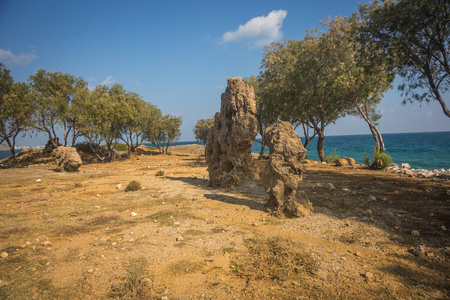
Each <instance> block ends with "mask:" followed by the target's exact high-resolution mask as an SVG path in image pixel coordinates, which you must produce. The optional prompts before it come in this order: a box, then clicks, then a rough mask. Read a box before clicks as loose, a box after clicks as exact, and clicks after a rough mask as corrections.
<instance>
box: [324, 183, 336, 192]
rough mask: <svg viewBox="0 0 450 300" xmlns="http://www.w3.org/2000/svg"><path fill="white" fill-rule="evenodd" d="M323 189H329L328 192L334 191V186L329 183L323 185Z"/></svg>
mask: <svg viewBox="0 0 450 300" xmlns="http://www.w3.org/2000/svg"><path fill="white" fill-rule="evenodd" d="M325 187H326V188H327V189H329V190H334V189H335V187H334V185H333V184H332V183H331V182H328V183H327V184H325Z"/></svg>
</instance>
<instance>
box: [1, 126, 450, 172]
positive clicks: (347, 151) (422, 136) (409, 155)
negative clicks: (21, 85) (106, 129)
mask: <svg viewBox="0 0 450 300" xmlns="http://www.w3.org/2000/svg"><path fill="white" fill-rule="evenodd" d="M383 139H384V143H385V145H386V152H387V153H388V154H389V155H391V156H392V159H393V160H394V162H395V163H397V164H400V163H409V164H410V165H411V167H412V168H414V169H427V170H433V169H440V168H444V169H450V131H446V132H424V133H392V134H384V135H383ZM302 141H304V140H303V138H302ZM186 144H196V142H176V143H174V145H186ZM373 146H374V141H373V137H372V135H341V136H326V137H325V155H331V154H332V153H333V151H334V150H335V153H336V154H337V155H338V156H339V157H352V158H354V159H355V160H356V162H357V163H362V162H363V155H364V154H365V153H366V151H367V153H368V154H369V155H370V154H371V153H372V151H373ZM316 147H317V138H315V139H314V140H312V141H311V142H310V144H309V145H308V147H307V148H306V150H308V152H307V153H306V155H307V156H308V158H310V159H315V160H318V159H319V156H318V155H317V150H316ZM259 150H260V143H258V142H255V143H254V144H253V147H252V151H253V152H255V153H259ZM266 153H267V154H268V153H269V149H268V148H267V147H266ZM9 155H11V153H10V152H9V151H0V159H3V158H5V157H7V156H9Z"/></svg>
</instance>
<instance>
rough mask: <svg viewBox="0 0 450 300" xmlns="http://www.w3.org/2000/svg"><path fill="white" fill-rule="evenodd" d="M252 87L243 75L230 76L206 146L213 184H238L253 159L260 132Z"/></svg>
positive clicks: (225, 185) (215, 185)
mask: <svg viewBox="0 0 450 300" xmlns="http://www.w3.org/2000/svg"><path fill="white" fill-rule="evenodd" d="M255 114H256V103H255V93H254V91H253V88H252V87H251V86H249V85H247V84H245V83H244V82H242V80H241V78H240V77H237V78H228V86H227V88H226V90H225V93H223V94H222V96H221V107H220V112H219V113H216V115H215V119H214V126H213V128H212V129H211V131H210V133H209V135H208V138H207V146H206V161H207V163H208V172H209V180H210V185H211V186H213V187H222V188H231V187H233V186H236V185H239V184H240V182H241V180H242V179H243V178H244V177H245V175H246V173H247V171H248V165H249V163H250V161H251V159H252V156H251V147H252V145H253V140H254V138H255V137H256V134H257V121H256V118H255Z"/></svg>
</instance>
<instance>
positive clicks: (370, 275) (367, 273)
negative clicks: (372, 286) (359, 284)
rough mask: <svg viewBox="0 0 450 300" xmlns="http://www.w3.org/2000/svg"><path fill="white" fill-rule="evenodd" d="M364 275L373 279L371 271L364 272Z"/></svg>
mask: <svg viewBox="0 0 450 300" xmlns="http://www.w3.org/2000/svg"><path fill="white" fill-rule="evenodd" d="M364 277H366V278H367V279H373V277H374V276H373V274H372V273H370V272H366V273H365V274H364Z"/></svg>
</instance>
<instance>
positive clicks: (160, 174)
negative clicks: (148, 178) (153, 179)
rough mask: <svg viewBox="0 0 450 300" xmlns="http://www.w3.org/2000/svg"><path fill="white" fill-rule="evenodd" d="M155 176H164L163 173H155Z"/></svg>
mask: <svg viewBox="0 0 450 300" xmlns="http://www.w3.org/2000/svg"><path fill="white" fill-rule="evenodd" d="M155 176H164V171H158V172H156V174H155Z"/></svg>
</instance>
